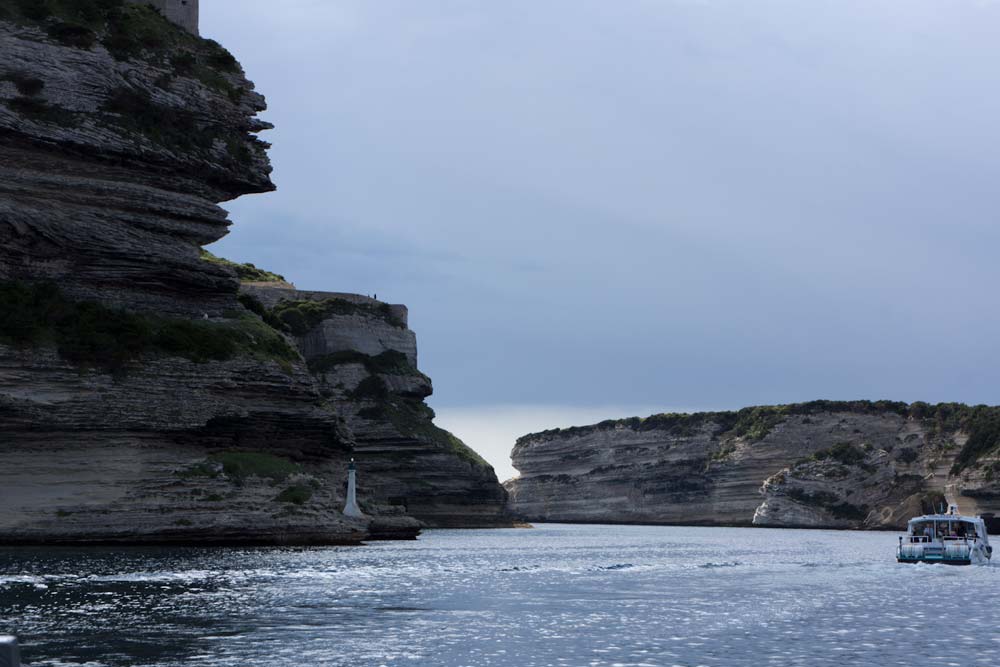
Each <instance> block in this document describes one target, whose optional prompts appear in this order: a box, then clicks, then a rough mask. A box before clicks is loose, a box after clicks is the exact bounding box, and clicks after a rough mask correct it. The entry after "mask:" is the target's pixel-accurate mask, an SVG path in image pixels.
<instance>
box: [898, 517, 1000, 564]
mask: <svg viewBox="0 0 1000 667" xmlns="http://www.w3.org/2000/svg"><path fill="white" fill-rule="evenodd" d="M992 551H993V549H992V548H991V547H990V546H989V536H988V535H987V533H986V524H985V522H984V521H983V520H982V519H981V518H980V517H967V516H962V515H960V514H955V513H954V509H952V512H951V513H949V514H927V515H924V516H918V517H916V518H914V519H910V522H909V524H908V527H907V531H906V536H905V537H900V538H899V549H898V553H897V560H898V561H899V562H901V563H921V562H926V563H934V562H936V563H952V564H956V565H968V564H971V563H975V562H978V561H980V560H982V559H986V560H988V559H989V557H990V555H992Z"/></svg>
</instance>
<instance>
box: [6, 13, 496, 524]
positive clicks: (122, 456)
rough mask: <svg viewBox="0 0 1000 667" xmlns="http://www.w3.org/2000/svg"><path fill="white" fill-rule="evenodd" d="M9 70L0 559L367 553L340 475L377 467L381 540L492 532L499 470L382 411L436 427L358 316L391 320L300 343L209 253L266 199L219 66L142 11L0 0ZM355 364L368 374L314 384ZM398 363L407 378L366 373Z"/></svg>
mask: <svg viewBox="0 0 1000 667" xmlns="http://www.w3.org/2000/svg"><path fill="white" fill-rule="evenodd" d="M0 55H2V57H0V499H2V503H3V506H4V509H5V511H4V513H3V516H0V539H2V540H4V541H5V542H74V543H78V542H122V541H123V542H192V541H194V542H254V543H258V542H259V543H281V542H285V543H337V542H356V541H358V540H360V539H362V538H363V537H364V536H365V535H366V534H368V533H369V531H370V530H371V526H370V525H369V524H368V522H365V521H357V520H350V519H347V518H345V517H343V516H342V515H341V514H340V512H339V509H340V508H341V507H342V504H343V495H344V485H345V480H346V463H347V461H348V460H349V459H350V458H351V457H352V456H353V457H357V458H359V459H364V457H366V456H368V450H371V449H373V448H374V449H376V450H379V451H382V453H381V454H379V455H378V456H375V455H374V454H373V455H372V459H371V463H370V466H371V474H369V473H368V472H367V471H366V470H365V468H364V466H363V465H362V472H361V480H362V484H363V488H362V498H361V500H362V504H363V506H365V507H367V508H368V509H369V510H370V511H371V512H372V513H373V514H378V515H382V516H383V517H384V518H382V519H380V523H379V524H378V526H376V532H378V533H381V534H385V535H406V534H409V535H412V534H413V532H414V531H415V530H416V528H417V527H418V525H419V524H418V523H417V521H416V519H414V518H412V515H417V516H421V517H423V518H425V519H427V520H428V522H429V523H434V522H435V519H436V518H439V517H440V518H441V521H440V523H447V524H449V525H478V524H480V523H483V522H484V521H483V520H482V516H483V515H488V516H489V517H491V520H493V521H498V520H500V519H499V517H501V516H502V513H501V512H502V503H503V497H504V493H503V491H502V489H501V488H500V487H499V485H498V484H497V483H496V478H495V476H493V475H492V470H489V469H488V468H487V467H483V466H473V465H471V464H470V462H469V460H468V459H469V456H468V455H467V453H466V452H465V451H464V450H460V449H459V448H457V447H456V448H455V449H453V450H447V449H446V448H444V447H437V448H435V447H433V446H431V444H433V443H431V444H428V442H427V441H430V440H433V439H431V438H423V439H422V438H420V437H418V436H419V433H418V434H417V436H414V435H413V434H412V433H410V434H409V435H407V434H406V433H401V432H400V431H399V429H397V427H396V425H395V422H393V421H392V420H391V419H390V418H389V413H388V412H386V413H385V414H382V415H379V416H377V415H376V414H375V409H376V408H380V409H381V408H382V407H386V408H388V407H391V406H395V405H396V404H397V403H398V404H400V405H404V404H405V405H406V406H412V407H413V409H414V410H418V409H419V410H423V412H421V413H420V414H421V417H422V420H416V422H415V423H416V424H417V426H415V427H414V428H416V429H418V430H420V432H421V433H422V432H423V429H428V430H429V429H432V428H433V426H432V425H431V424H430V421H429V417H430V413H429V412H427V410H429V409H427V408H426V407H424V406H423V403H422V398H423V396H426V395H427V394H428V393H429V391H430V383H429V380H426V378H423V376H422V375H420V374H419V373H418V372H417V371H416V342H415V339H414V336H413V333H412V332H411V331H409V330H408V329H407V328H406V326H405V322H404V323H403V324H402V326H399V323H398V322H396V323H395V324H394V325H393V326H391V327H388V326H387V325H385V322H384V321H377V320H378V318H377V317H368V316H367V313H368V312H369V311H371V312H372V313H382V312H383V310H384V311H385V312H386V313H396V315H394V317H397V316H398V314H399V309H398V308H397V309H395V310H394V309H393V308H392V307H389V306H384V305H383V304H376V303H374V302H373V303H370V304H366V305H365V306H364V308H360V307H356V306H357V302H352V301H351V299H350V298H348V299H346V301H345V303H351V304H353V305H351V306H350V307H349V311H350V312H346V311H343V310H339V309H338V306H337V305H334V306H332V307H331V308H329V309H327V310H324V311H323V312H322V313H321V314H319V315H317V314H316V313H315V312H310V313H307V316H308V318H309V319H308V322H309V323H310V325H309V328H308V330H307V331H304V332H301V335H300V333H299V332H298V330H297V329H296V330H294V331H293V328H294V327H292V326H290V325H289V324H287V323H286V320H287V321H289V322H293V324H295V325H299V324H300V322H298V321H295V320H294V313H296V312H298V309H297V308H294V307H292V308H285V315H286V317H285V319H280V318H278V317H276V316H275V315H274V313H272V312H271V311H270V310H269V309H268V308H266V307H263V306H262V305H261V304H259V303H258V302H257V301H256V300H252V299H248V297H246V296H244V297H240V295H239V288H240V284H241V283H240V276H239V275H238V274H239V273H242V270H240V271H237V270H234V266H233V265H231V264H227V263H225V262H220V261H211V260H213V258H211V257H210V256H205V255H204V253H203V251H202V249H201V246H202V245H204V244H208V243H211V242H213V241H215V240H218V239H219V238H221V237H222V236H223V235H224V234H226V233H227V231H228V227H229V225H230V222H229V221H228V219H227V216H226V213H225V212H224V211H223V210H222V209H221V208H219V206H218V203H219V202H223V201H226V200H229V199H232V198H234V197H236V196H239V195H241V194H245V193H251V192H265V191H268V190H271V189H273V185H272V184H271V182H270V180H269V172H270V166H269V163H268V160H267V156H266V152H265V149H266V147H267V144H265V143H263V142H261V141H260V140H258V139H257V138H256V137H255V133H256V132H258V131H260V130H262V129H265V128H266V127H267V124H266V123H263V122H261V121H260V120H258V119H256V117H255V116H256V113H257V112H258V111H260V110H262V109H263V108H264V100H263V98H262V97H261V96H260V95H258V94H257V93H256V92H254V90H253V85H252V84H251V83H250V82H249V81H247V79H246V78H245V77H244V75H243V72H242V69H241V68H240V66H239V64H238V63H237V62H236V61H235V59H233V57H232V56H231V55H230V54H229V53H228V52H226V51H225V50H224V49H223V48H222V47H220V46H219V45H218V44H216V43H214V42H211V41H210V40H203V39H200V38H198V37H196V36H194V35H191V34H189V33H187V32H185V31H184V30H182V29H180V28H178V27H177V26H174V25H173V24H172V23H170V22H168V21H166V20H165V19H163V17H161V16H160V15H159V14H157V13H156V12H155V11H154V10H152V9H151V8H149V7H147V6H145V5H142V4H129V3H125V2H124V1H121V2H119V1H117V0H101V1H99V2H98V1H97V0H93V1H91V0H80V1H79V2H72V3H69V2H49V3H26V2H15V1H13V0H0ZM235 268H237V269H239V268H240V267H235ZM244 277H246V276H244ZM263 279H264V280H270V279H271V278H270V277H268V276H266V275H265V276H263ZM277 285H279V286H281V285H282V284H281V283H277ZM284 286H285V287H288V286H287V285H284ZM352 298H353V297H352ZM283 300H285V301H288V302H289V303H293V304H302V303H325V302H326V299H322V298H314V297H313V296H303V297H302V298H299V296H294V297H292V298H289V299H283ZM341 301H343V300H341ZM336 303H338V304H339V303H340V301H337V302H336ZM272 305H274V304H272ZM404 310H405V309H404ZM382 319H383V320H385V318H382ZM390 329H391V330H390ZM347 351H350V352H352V353H354V354H356V355H358V356H357V357H356V359H360V360H361V362H360V366H357V364H355V366H354V367H352V366H350V365H344V368H343V369H341V370H342V371H343V372H341V370H337V369H336V367H337V366H338V364H333V365H332V366H330V367H329V368H327V367H325V366H324V365H323V364H320V366H317V365H316V363H318V362H316V363H312V362H314V361H315V360H316V359H319V358H322V357H325V356H326V355H328V354H334V353H342V352H347ZM389 351H397V352H399V353H401V354H402V355H403V357H404V358H405V360H406V364H405V369H404V364H402V363H400V364H395V363H394V364H393V365H392V367H391V368H389V366H386V367H385V368H386V369H387V370H385V372H382V371H381V370H378V371H376V372H371V373H368V371H367V370H365V373H368V375H364V373H362V372H361V371H359V370H358V368H362V369H369V368H376V366H372V364H373V363H374V364H376V365H377V364H378V363H379V362H377V361H371V360H372V359H381V360H383V361H386V360H387V361H392V362H395V361H398V359H396V358H395V357H391V358H390V357H380V356H379V355H381V354H382V353H383V352H389ZM321 366H322V367H321ZM352 368H353V370H351V369H352ZM377 368H378V369H382V367H381V366H377ZM341 375H343V377H341ZM355 376H357V382H358V384H361V383H362V382H363V381H365V380H366V378H367V377H369V376H370V377H373V378H375V377H377V378H380V381H381V382H382V383H383V384H384V386H385V391H384V392H382V391H381V385H379V386H378V388H379V392H378V395H377V396H374V395H373V396H368V395H366V394H365V393H364V391H363V390H361V391H358V387H356V386H354V385H352V384H351V382H352V381H353V380H352V378H354V377H355ZM340 385H343V387H344V389H341V388H340ZM365 386H366V387H367V388H368V389H372V388H376V383H375V380H371V381H369V382H368V384H367V385H365ZM338 392H340V393H338ZM404 399H405V400H404ZM365 408H371V410H369V412H366V413H365V415H366V417H360V418H357V419H359V420H361V421H357V422H356V423H352V422H351V420H352V419H354V418H355V417H356V414H352V411H353V413H357V412H359V411H361V410H364V409H365ZM434 432H435V434H436V433H437V431H436V430H435V431H434ZM391 434H395V435H391ZM394 438H395V439H394ZM396 444H398V445H399V450H398V451H395V452H394V451H393V446H394V445H396ZM383 450H384V451H383ZM411 450H419V455H412V456H413V457H414V459H415V460H416V459H419V461H421V464H420V465H415V466H412V467H411V466H410V465H409V463H410V462H411ZM393 457H395V458H393ZM432 461H433V463H431V462H432ZM423 462H427V465H428V466H431V467H433V474H431V475H429V477H428V478H426V479H422V478H420V472H421V465H423ZM376 472H377V474H376ZM390 494H392V495H390ZM466 500H468V501H469V504H470V505H471V507H472V509H470V510H469V511H465V510H464V509H463V504H464V503H465V502H466ZM437 501H440V502H437ZM424 507H426V508H427V511H426V512H421V511H420V508H424ZM442 507H443V508H444V509H442V510H441V511H440V512H438V513H436V510H437V509H441V508H442ZM407 510H409V511H410V515H407V514H406V511H407ZM486 523H488V521H486Z"/></svg>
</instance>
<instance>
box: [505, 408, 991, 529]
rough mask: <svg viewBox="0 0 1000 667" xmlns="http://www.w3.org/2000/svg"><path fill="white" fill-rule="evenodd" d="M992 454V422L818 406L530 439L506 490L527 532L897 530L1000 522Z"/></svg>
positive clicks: (957, 415) (642, 422) (935, 413)
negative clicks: (956, 512) (923, 521)
mask: <svg viewBox="0 0 1000 667" xmlns="http://www.w3.org/2000/svg"><path fill="white" fill-rule="evenodd" d="M998 446H1000V409H998V408H988V407H985V406H979V407H975V408H972V407H968V406H964V405H957V404H942V405H938V406H930V405H927V404H924V403H914V404H912V405H906V404H904V403H891V402H886V401H883V402H875V403H872V402H867V401H857V402H830V401H816V402H813V403H805V404H798V405H786V406H772V407H758V408H746V409H744V410H740V411H739V412H716V413H698V414H690V415H674V414H668V415H655V416H653V417H649V418H646V419H638V418H634V419H627V420H621V421H608V422H602V423H600V424H597V425H594V426H587V427H577V428H570V429H563V430H555V431H547V432H544V433H537V434H532V435H527V436H524V437H523V438H521V439H519V440H518V442H517V445H516V446H515V448H514V451H513V454H512V458H513V461H514V466H515V467H516V468H517V469H518V470H519V471H520V472H521V476H520V477H518V478H516V479H513V480H510V481H508V482H507V483H506V487H507V489H508V491H509V493H510V506H511V508H512V510H513V511H514V512H516V513H517V514H520V515H522V516H523V517H525V518H527V519H529V520H534V521H594V522H622V523H665V524H699V525H732V526H740V525H762V526H794V527H806V526H808V527H834V528H896V527H901V526H903V525H905V522H906V520H907V519H908V518H909V517H911V516H913V515H914V514H917V513H919V512H920V511H921V510H922V509H923V510H930V509H931V508H932V507H936V506H938V505H940V503H942V502H945V498H947V499H948V500H950V501H952V502H955V503H957V504H958V505H959V507H960V509H961V510H962V511H965V512H968V513H994V512H996V511H997V510H998V509H1000V480H994V473H995V471H996V470H1000V463H998V457H1000V452H998V449H997V447H998Z"/></svg>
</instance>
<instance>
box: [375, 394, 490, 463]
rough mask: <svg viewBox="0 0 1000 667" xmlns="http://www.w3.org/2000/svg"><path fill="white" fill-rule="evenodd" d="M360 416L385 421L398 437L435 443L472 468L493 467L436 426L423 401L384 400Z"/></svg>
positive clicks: (432, 411)
mask: <svg viewBox="0 0 1000 667" xmlns="http://www.w3.org/2000/svg"><path fill="white" fill-rule="evenodd" d="M362 413H363V414H362ZM359 416H361V417H364V418H365V419H373V420H378V421H381V420H385V421H388V422H389V423H391V424H392V425H393V427H394V428H395V429H396V430H397V431H399V433H400V434H401V435H404V436H406V437H409V438H413V439H415V440H421V441H423V442H427V443H431V444H435V445H437V446H438V447H440V448H441V449H444V450H446V451H449V452H451V453H452V454H454V455H455V456H457V457H458V458H460V459H462V460H463V461H466V462H468V463H471V464H472V465H474V466H477V467H480V468H489V469H491V470H492V469H493V466H491V465H490V464H489V462H488V461H487V460H486V459H484V458H483V457H482V456H480V455H479V454H478V453H477V452H476V451H475V450H474V449H472V448H471V447H469V446H468V445H467V444H465V443H464V442H462V441H461V440H460V439H459V438H457V437H455V435H453V434H452V433H450V432H448V431H446V430H444V429H443V428H439V427H438V426H435V425H434V417H435V414H434V410H433V409H431V407H430V406H429V405H427V404H426V403H424V402H423V401H419V400H413V399H400V400H393V401H391V402H390V401H387V402H384V403H380V404H378V405H376V406H374V407H371V408H366V409H365V410H362V411H361V413H359Z"/></svg>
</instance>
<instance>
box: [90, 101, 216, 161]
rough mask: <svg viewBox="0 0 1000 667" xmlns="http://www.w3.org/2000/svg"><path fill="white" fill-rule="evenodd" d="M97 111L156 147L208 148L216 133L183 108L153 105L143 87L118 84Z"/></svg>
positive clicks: (212, 142)
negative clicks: (136, 87) (140, 88)
mask: <svg viewBox="0 0 1000 667" xmlns="http://www.w3.org/2000/svg"><path fill="white" fill-rule="evenodd" d="M101 110H102V111H104V112H105V113H106V115H109V114H113V115H110V116H108V117H110V118H113V119H114V122H115V124H117V125H119V126H121V127H123V128H125V129H126V130H129V131H130V132H132V133H134V134H138V135H141V136H143V137H146V138H147V139H148V140H149V141H151V142H152V143H154V144H157V145H159V146H164V147H167V148H172V149H177V150H183V151H188V150H193V149H200V150H211V149H212V147H213V146H214V142H215V139H216V138H219V136H218V132H217V131H213V130H210V129H208V128H206V127H203V126H202V125H200V124H199V123H198V121H196V119H195V117H194V116H193V115H192V114H190V113H189V112H187V111H185V110H183V109H177V108H174V107H169V106H165V105H162V104H157V103H156V102H154V101H153V99H152V98H151V97H150V95H149V93H147V92H146V91H144V90H139V89H133V88H128V87H126V86H122V87H119V88H118V89H116V90H114V91H112V92H111V94H110V95H109V97H108V99H107V101H106V102H105V103H104V105H103V106H102V107H101Z"/></svg>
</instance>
